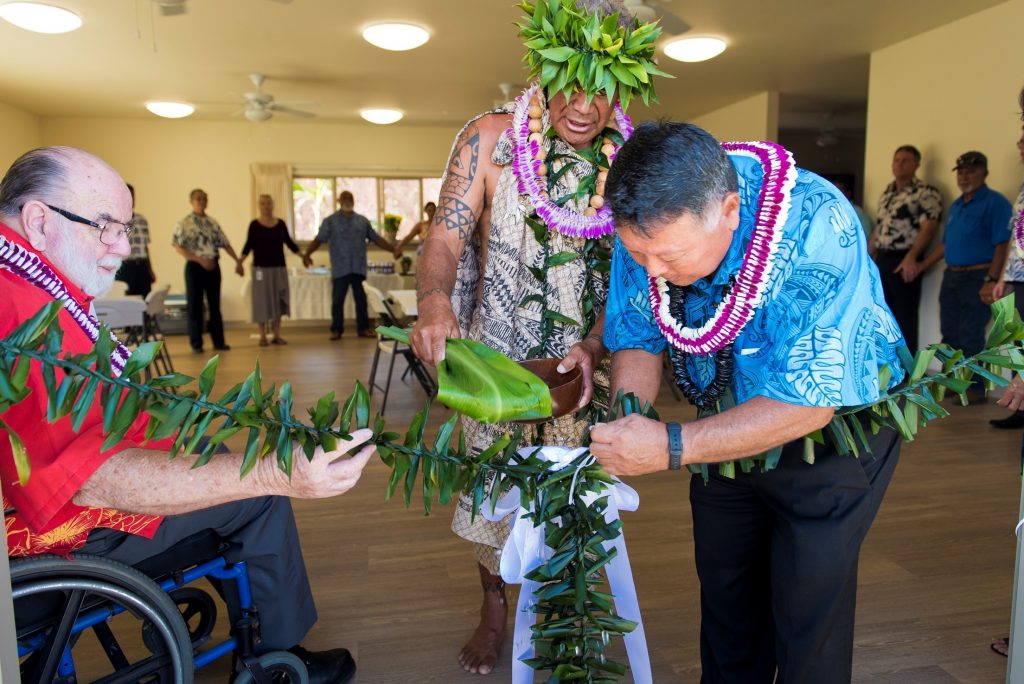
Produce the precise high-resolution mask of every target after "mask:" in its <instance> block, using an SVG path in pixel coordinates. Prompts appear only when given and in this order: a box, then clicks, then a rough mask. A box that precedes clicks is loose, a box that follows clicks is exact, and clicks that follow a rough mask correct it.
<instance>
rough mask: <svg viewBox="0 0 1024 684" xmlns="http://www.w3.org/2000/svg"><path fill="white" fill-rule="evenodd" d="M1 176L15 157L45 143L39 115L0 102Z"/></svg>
mask: <svg viewBox="0 0 1024 684" xmlns="http://www.w3.org/2000/svg"><path fill="white" fill-rule="evenodd" d="M0 131H2V133H0V176H2V175H3V171H6V170H7V167H9V166H10V165H11V164H12V163H13V162H14V160H15V159H17V158H18V157H20V156H21V155H22V154H23V153H25V152H28V151H29V150H31V149H33V148H36V147H39V146H40V145H42V143H43V138H42V133H41V130H40V126H39V117H37V116H35V115H34V114H30V113H29V112H26V111H25V110H23V109H18V108H17V107H12V106H10V105H8V104H4V103H3V102H0Z"/></svg>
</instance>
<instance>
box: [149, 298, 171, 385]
mask: <svg viewBox="0 0 1024 684" xmlns="http://www.w3.org/2000/svg"><path fill="white" fill-rule="evenodd" d="M170 291H171V286H170V285H168V286H167V287H165V288H164V289H162V290H150V292H149V294H148V295H146V313H145V315H144V316H143V317H142V341H143V342H157V341H162V340H163V339H164V333H163V331H162V330H160V323H158V322H157V316H161V315H163V313H164V311H165V309H166V301H167V293H168V292H170ZM152 367H153V370H154V371H156V374H157V375H167V374H168V373H173V372H174V363H173V362H172V361H171V352H170V350H168V349H167V345H166V344H163V345H161V346H160V353H159V354H157V355H156V356H155V357H154V358H153V366H152Z"/></svg>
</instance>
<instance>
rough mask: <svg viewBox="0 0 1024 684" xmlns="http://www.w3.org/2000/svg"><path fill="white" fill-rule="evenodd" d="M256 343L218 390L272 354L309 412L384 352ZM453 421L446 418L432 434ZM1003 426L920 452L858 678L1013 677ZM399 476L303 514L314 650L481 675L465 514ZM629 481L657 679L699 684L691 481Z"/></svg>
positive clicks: (873, 589)
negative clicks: (471, 640) (396, 484)
mask: <svg viewBox="0 0 1024 684" xmlns="http://www.w3.org/2000/svg"><path fill="white" fill-rule="evenodd" d="M248 332H249V331H248V330H247V329H236V330H232V331H229V334H228V341H229V342H230V344H231V345H232V347H233V349H232V350H231V351H230V352H226V353H224V354H222V356H221V364H220V379H219V386H221V387H224V388H226V387H228V386H230V384H231V383H234V382H236V381H238V380H240V379H241V378H242V377H243V376H244V375H245V374H246V373H248V372H249V371H250V370H251V368H252V367H253V364H254V362H255V361H256V359H257V358H259V361H260V365H261V366H262V368H263V370H264V372H265V374H266V376H267V377H269V378H272V379H274V380H276V381H278V382H281V381H284V380H290V381H291V382H292V384H293V387H294V390H295V395H296V406H300V407H305V406H309V405H311V404H312V403H313V401H314V400H315V399H316V398H317V397H318V396H320V395H321V394H323V393H326V392H327V391H330V390H336V391H337V392H338V394H339V395H342V396H344V395H347V394H348V393H349V392H350V391H351V389H352V387H353V384H354V381H355V380H356V379H361V380H363V381H364V382H365V380H366V377H367V374H368V371H369V367H370V361H371V358H372V354H373V349H374V341H373V340H365V339H356V338H352V337H349V336H346V337H345V338H343V339H342V340H340V341H338V342H330V341H328V339H327V331H326V329H324V330H319V329H311V328H303V329H291V330H288V329H286V331H285V334H286V336H287V338H288V340H289V342H290V344H289V345H288V346H286V347H269V348H260V347H258V346H257V345H256V341H255V340H254V339H250V338H248V337H247V334H248ZM350 334H351V333H350ZM169 345H170V348H171V350H172V352H173V354H174V358H175V362H176V364H177V367H178V370H180V371H182V372H187V373H189V374H193V375H194V374H197V373H198V370H199V369H200V367H201V364H202V361H203V358H202V357H199V356H194V355H192V354H191V353H189V350H188V345H187V341H186V340H185V338H183V337H172V338H170V340H169ZM423 400H424V396H423V393H422V392H421V391H420V389H419V387H418V386H415V385H410V384H405V383H401V382H397V381H396V382H395V384H394V385H393V392H392V394H391V399H390V402H389V405H388V411H387V418H388V424H389V428H392V429H402V430H404V429H405V427H406V425H407V424H408V421H409V419H410V417H411V416H412V414H413V413H414V412H415V411H416V410H418V409H419V408H420V406H421V405H422V403H423ZM658 408H659V410H661V412H662V415H663V416H672V417H677V418H683V419H689V418H691V417H692V415H693V413H692V411H691V410H690V409H689V408H688V407H684V406H683V405H682V404H677V403H676V402H675V401H674V400H673V399H672V397H671V395H670V394H668V392H667V390H664V389H663V392H662V396H661V397H660V405H659V407H658ZM296 413H299V411H296ZM445 415H446V412H444V411H443V410H438V411H437V412H436V413H435V414H434V418H433V421H432V424H433V425H436V424H437V423H438V422H439V420H440V419H443V417H444V416H445ZM1001 415H1003V411H1002V410H1001V409H1000V408H998V407H996V406H995V405H993V404H991V403H990V404H988V405H984V406H972V407H956V408H955V409H954V410H953V415H952V416H951V417H949V418H947V419H945V420H943V421H940V422H937V423H934V424H933V425H931V426H930V427H928V428H927V429H926V430H925V432H924V434H923V435H922V436H921V437H920V438H919V439H918V440H917V441H916V442H913V443H910V444H907V445H906V446H905V448H904V450H903V456H902V460H901V463H900V466H899V468H898V470H897V471H896V476H895V480H894V482H893V484H892V486H891V487H890V490H889V492H888V495H887V496H886V500H885V503H884V504H883V506H882V510H881V513H880V514H879V517H878V519H877V521H876V522H875V525H874V528H873V529H872V531H871V534H870V535H869V536H868V539H867V542H866V544H865V547H864V551H863V553H862V556H861V564H860V589H859V602H858V613H857V633H856V649H855V661H854V680H855V681H857V682H863V683H871V684H878V683H881V682H887V683H892V684H895V683H897V682H898V683H900V684H925V683H927V684H945V683H947V682H971V683H978V684H980V683H993V682H1002V681H1003V680H1004V677H1005V674H1004V673H1005V667H1006V660H1005V659H1004V658H1002V657H999V656H997V655H995V654H994V653H992V652H991V651H990V650H989V641H990V640H991V639H992V638H993V637H997V636H1004V635H1005V634H1006V633H1007V632H1008V625H1009V616H1010V594H1011V583H1012V577H1013V557H1014V543H1015V542H1014V535H1013V529H1014V525H1015V523H1016V522H1017V518H1016V515H1017V509H1018V496H1019V493H1020V479H1019V478H1018V466H1019V454H1020V440H1021V434H1020V432H1019V431H1000V430H994V429H992V428H990V427H989V425H988V420H989V419H990V418H994V417H999V416H1001ZM386 475H387V468H386V467H385V466H384V465H383V464H382V463H381V462H380V461H378V460H376V459H375V460H374V461H372V462H371V464H370V466H368V468H367V470H366V473H365V475H364V477H363V479H362V481H361V482H360V484H359V485H358V486H357V487H356V488H355V489H354V490H353V491H351V492H349V493H347V494H345V495H343V496H340V497H336V498H335V499H332V500H323V501H300V502H297V503H296V505H295V509H296V514H297V517H298V522H299V529H300V531H301V534H302V539H303V550H304V553H305V556H306V561H307V564H308V570H309V574H310V577H311V580H312V584H313V590H314V592H315V594H316V599H317V604H318V607H319V612H320V621H319V623H318V624H317V626H316V627H315V628H314V629H313V631H312V632H311V633H310V635H309V637H308V638H307V640H306V642H305V645H306V646H307V647H310V648H314V649H319V648H329V647H334V646H338V645H343V646H346V647H347V648H349V649H350V650H352V651H353V653H354V654H355V656H356V659H357V662H358V664H359V675H358V679H357V681H358V682H359V683H360V684H385V683H392V682H395V683H398V682H402V683H407V682H445V683H448V682H455V683H457V682H472V681H479V680H480V677H479V676H478V675H468V674H464V673H463V672H462V671H461V670H460V668H459V667H458V664H457V663H456V654H457V653H458V651H459V648H460V647H461V645H462V643H463V642H464V640H465V639H466V637H467V636H468V635H469V634H470V632H471V629H472V627H473V626H474V625H475V618H476V611H477V609H478V606H479V596H480V590H479V588H478V585H477V578H476V565H475V562H474V560H473V558H472V555H471V552H470V549H469V547H468V546H467V545H466V543H464V542H462V541H460V540H459V539H457V538H456V537H454V536H453V535H452V534H451V533H450V531H449V524H450V521H451V507H450V506H449V507H448V508H435V510H434V513H433V515H431V516H430V517H424V515H423V513H422V509H417V508H416V504H415V502H414V505H413V509H411V510H408V509H406V508H405V507H404V506H403V504H402V503H401V501H392V502H385V500H384V492H385V481H386ZM630 484H631V485H633V486H634V487H636V489H637V490H638V491H639V493H640V497H641V498H640V509H639V511H637V512H636V513H628V514H626V515H625V517H624V523H625V528H624V529H625V535H626V540H627V542H628V545H629V555H630V558H631V560H632V564H633V572H634V574H635V578H636V584H637V588H638V593H639V597H640V602H641V607H642V609H643V611H644V612H643V617H644V621H645V626H646V631H647V639H648V645H649V647H650V653H651V660H652V665H653V668H654V680H655V681H656V682H658V683H659V684H662V683H664V684H668V683H670V682H697V681H698V680H699V676H700V659H699V653H698V630H699V618H700V615H699V600H698V591H699V589H698V583H697V578H696V575H695V571H694V566H693V549H692V541H691V523H690V512H689V510H688V509H689V504H688V502H687V496H686V488H687V476H686V475H681V474H679V473H665V474H661V475H657V476H648V477H646V478H640V479H638V480H634V481H632V482H630ZM513 603H514V601H513ZM615 652H616V653H619V652H621V648H618V649H616V651H615ZM509 672H510V668H509V658H508V644H506V654H505V658H504V660H503V662H502V663H501V664H500V665H499V667H498V668H497V670H496V672H495V673H494V674H493V675H492V676H491V677H490V678H489V680H490V681H499V682H500V681H505V682H507V681H509ZM223 673H224V670H222V669H218V668H217V667H211V668H210V669H209V671H208V672H207V673H205V675H204V677H203V679H204V680H206V681H223V679H220V677H221V676H222V675H223ZM627 681H631V680H627ZM822 684H827V683H822Z"/></svg>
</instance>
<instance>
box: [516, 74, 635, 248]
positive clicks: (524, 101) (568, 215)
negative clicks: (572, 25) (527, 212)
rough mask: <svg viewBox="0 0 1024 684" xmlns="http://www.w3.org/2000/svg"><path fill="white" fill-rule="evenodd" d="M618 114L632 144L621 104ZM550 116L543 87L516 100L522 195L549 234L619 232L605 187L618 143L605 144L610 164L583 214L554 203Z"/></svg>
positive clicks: (592, 235)
mask: <svg viewBox="0 0 1024 684" xmlns="http://www.w3.org/2000/svg"><path fill="white" fill-rule="evenodd" d="M614 111H615V125H616V128H617V129H618V131H619V133H620V134H621V135H622V138H623V140H628V139H629V137H630V136H631V135H632V134H633V124H632V122H631V121H630V119H629V116H627V115H626V113H625V112H624V111H622V107H621V106H620V105H619V104H618V103H616V104H615V108H614ZM546 115H547V107H546V106H545V102H544V97H543V93H542V91H541V89H540V87H539V86H536V85H534V86H531V87H529V88H527V89H526V90H525V91H524V92H523V94H522V95H520V96H519V97H518V98H516V103H515V108H514V110H513V112H512V128H511V129H510V130H509V137H510V138H511V140H512V173H513V174H515V177H516V179H517V180H518V181H519V192H520V193H524V194H526V195H527V196H528V197H529V199H530V202H531V204H532V205H533V207H534V209H535V210H536V212H537V215H538V216H539V217H540V219H541V220H542V221H543V222H544V224H545V225H546V226H547V227H548V230H554V231H557V232H559V233H561V234H563V235H568V236H571V237H582V238H599V237H603V236H605V235H608V234H610V233H611V232H612V231H614V230H615V224H614V223H613V221H612V213H611V210H610V209H609V208H608V206H607V205H606V204H605V202H604V184H605V179H606V178H607V176H608V167H609V166H610V165H611V161H612V160H613V159H614V158H615V153H616V152H618V149H619V145H618V143H617V142H616V141H615V140H613V139H612V138H610V137H605V138H604V139H603V140H602V144H601V147H600V152H601V155H603V157H604V159H605V160H607V164H598V171H597V179H596V184H595V188H594V190H595V191H594V193H593V194H592V195H591V196H590V206H588V207H587V208H586V209H584V210H583V213H582V214H580V213H578V212H576V211H573V210H572V209H570V208H568V207H566V206H564V205H560V204H558V203H556V202H554V201H553V200H552V199H551V197H550V196H549V194H548V191H547V180H546V178H545V177H546V176H547V174H548V171H549V169H550V167H549V165H548V163H547V155H548V145H547V140H546V136H545V133H544V131H545V124H544V117H545V116H546Z"/></svg>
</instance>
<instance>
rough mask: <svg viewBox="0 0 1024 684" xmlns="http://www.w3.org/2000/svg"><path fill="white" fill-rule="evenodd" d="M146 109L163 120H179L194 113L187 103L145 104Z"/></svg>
mask: <svg viewBox="0 0 1024 684" xmlns="http://www.w3.org/2000/svg"><path fill="white" fill-rule="evenodd" d="M146 109H148V110H149V111H151V112H153V113H154V114H156V115H157V116H162V117H164V118H165V119H181V118H183V117H186V116H188V115H189V114H191V113H192V112H194V111H196V108H195V107H193V106H192V105H190V104H188V103H187V102H147V103H146Z"/></svg>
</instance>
